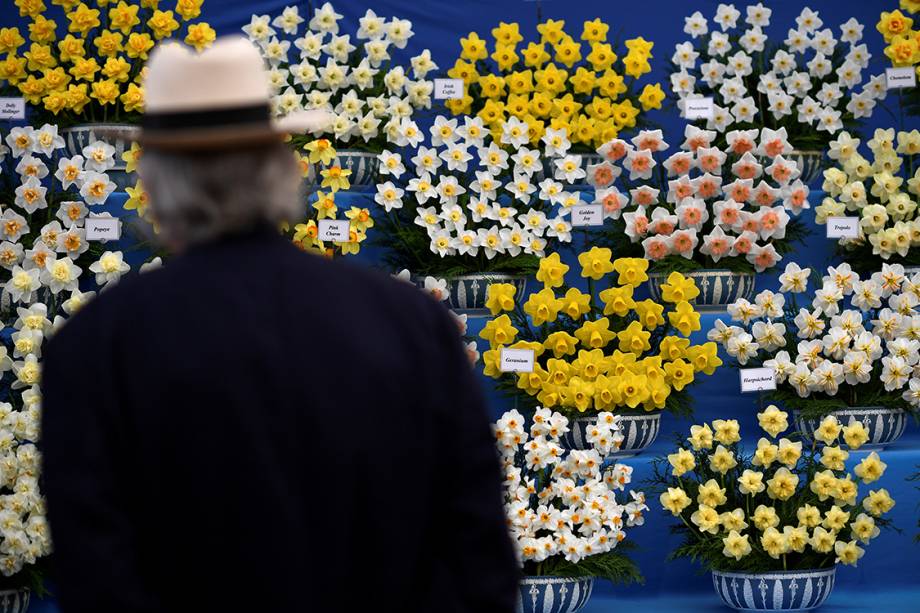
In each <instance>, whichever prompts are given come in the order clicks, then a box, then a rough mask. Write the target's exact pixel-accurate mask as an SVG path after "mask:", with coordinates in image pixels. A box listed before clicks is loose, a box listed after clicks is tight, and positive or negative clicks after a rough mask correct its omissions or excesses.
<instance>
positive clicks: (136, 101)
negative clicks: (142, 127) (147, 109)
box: [118, 83, 144, 113]
mask: <svg viewBox="0 0 920 613" xmlns="http://www.w3.org/2000/svg"><path fill="white" fill-rule="evenodd" d="M118 99H119V100H120V101H121V104H122V106H124V107H125V111H127V112H129V113H131V112H134V111H138V112H141V111H143V110H144V88H143V87H139V86H138V85H136V84H134V83H129V84H128V89H127V90H126V91H125V93H123V94H122V95H121V96H120V97H119V98H118Z"/></svg>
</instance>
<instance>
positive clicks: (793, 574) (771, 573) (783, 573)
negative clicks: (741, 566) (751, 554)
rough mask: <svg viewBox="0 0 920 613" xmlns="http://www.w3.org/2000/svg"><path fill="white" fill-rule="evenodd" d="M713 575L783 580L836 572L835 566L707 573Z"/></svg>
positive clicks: (713, 571) (714, 571)
mask: <svg viewBox="0 0 920 613" xmlns="http://www.w3.org/2000/svg"><path fill="white" fill-rule="evenodd" d="M709 572H710V573H711V574H713V575H717V576H719V577H728V578H736V579H737V578H759V577H777V578H785V579H795V578H798V577H815V576H821V575H833V574H835V573H836V572H837V565H836V564H834V565H833V566H831V567H830V568H805V569H801V570H768V571H763V572H750V573H746V572H741V571H721V570H715V569H712V570H710V571H709Z"/></svg>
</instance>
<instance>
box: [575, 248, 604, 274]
mask: <svg viewBox="0 0 920 613" xmlns="http://www.w3.org/2000/svg"><path fill="white" fill-rule="evenodd" d="M612 255H613V252H611V251H610V249H608V248H607V247H591V249H590V251H586V252H585V253H580V254H579V255H578V263H579V264H581V276H582V277H587V278H590V279H594V280H595V281H597V280H599V279H601V278H602V277H603V276H604V275H606V274H607V273H609V272H612V271H613V262H611V261H610V258H611V256H612Z"/></svg>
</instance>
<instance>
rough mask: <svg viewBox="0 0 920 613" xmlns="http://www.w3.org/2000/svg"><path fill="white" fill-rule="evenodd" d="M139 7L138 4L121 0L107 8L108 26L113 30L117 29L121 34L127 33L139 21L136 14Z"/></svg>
mask: <svg viewBox="0 0 920 613" xmlns="http://www.w3.org/2000/svg"><path fill="white" fill-rule="evenodd" d="M139 9H140V7H139V6H137V5H132V4H129V3H127V2H124V0H122V1H121V2H119V3H118V5H117V6H113V7H112V8H110V9H109V27H110V28H112V29H113V30H119V31H120V32H121V33H122V34H125V35H127V34H129V33H130V32H131V30H132V29H133V28H134V26H136V25H138V24H139V23H140V22H141V20H140V18H139V17H138V16H137V11H138V10H139Z"/></svg>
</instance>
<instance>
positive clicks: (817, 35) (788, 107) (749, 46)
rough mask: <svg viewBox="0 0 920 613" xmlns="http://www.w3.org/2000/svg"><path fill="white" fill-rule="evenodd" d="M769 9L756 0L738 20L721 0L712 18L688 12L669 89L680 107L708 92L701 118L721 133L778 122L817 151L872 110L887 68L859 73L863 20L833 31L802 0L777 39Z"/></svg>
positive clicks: (796, 142) (864, 63)
mask: <svg viewBox="0 0 920 613" xmlns="http://www.w3.org/2000/svg"><path fill="white" fill-rule="evenodd" d="M771 14H772V10H771V9H770V8H768V7H766V6H764V5H763V4H761V3H758V4H755V5H751V6H747V7H746V8H745V14H744V18H743V20H742V19H741V15H742V13H741V11H740V10H738V9H736V8H735V6H734V5H733V4H720V5H719V7H718V9H717V10H716V14H715V16H714V17H713V18H712V21H713V22H714V23H712V24H710V23H709V20H707V19H706V17H704V16H703V15H702V13H700V12H699V11H696V12H694V13H693V14H692V15H690V16H689V17H686V18H685V19H684V22H685V26H684V32H686V33H687V34H689V35H690V37H691V40H688V41H686V42H683V43H680V44H678V45H677V46H676V48H675V51H674V55H673V57H672V73H671V96H672V97H673V98H674V99H675V100H677V101H678V104H679V106H680V107H681V109H682V111H685V109H686V101H687V100H688V99H692V98H700V97H713V98H714V102H715V105H714V113H713V116H712V118H711V119H708V120H705V123H706V127H707V128H708V129H711V130H715V131H717V132H718V133H719V134H720V135H721V134H724V133H726V132H728V131H730V130H746V129H750V128H770V129H777V128H781V127H784V128H786V130H787V131H788V133H789V138H790V140H791V142H792V144H793V146H794V147H795V148H796V149H797V150H801V151H805V150H813V151H819V152H820V151H821V150H823V149H824V147H825V145H826V144H827V143H828V142H829V141H830V140H831V139H832V138H833V137H834V135H835V134H836V133H837V132H839V131H840V130H842V129H843V128H844V126H847V127H851V126H855V125H856V124H857V123H859V121H860V120H862V119H865V118H868V117H870V116H871V115H872V113H873V110H874V109H875V106H876V104H877V103H878V101H879V100H881V99H882V98H884V97H885V94H886V88H887V83H886V81H885V75H884V74H881V75H875V76H871V77H869V78H868V79H866V78H865V72H866V71H867V69H868V66H869V60H870V58H871V57H872V54H871V53H869V50H868V47H867V46H866V45H865V44H860V41H861V40H862V37H863V28H864V26H863V25H862V24H860V23H859V22H858V21H857V20H856V19H854V18H851V19H849V20H848V21H846V22H845V23H843V24H841V25H840V26H839V32H838V33H837V35H836V36H835V31H834V30H832V29H831V28H830V27H824V25H825V24H824V21H823V20H822V19H821V17H820V16H819V15H818V13H817V12H815V11H812V10H811V9H810V8H808V7H805V8H803V9H802V12H801V14H800V15H799V16H798V17H797V18H796V20H795V21H796V23H795V27H793V28H790V29H789V30H788V34H787V36H786V38H785V40H784V41H783V42H782V44H778V43H776V42H771V41H770V40H769V39H768V36H767V34H766V33H765V31H764V30H765V29H766V28H767V27H768V26H769V25H770V17H771ZM844 45H846V47H844ZM720 142H721V141H720Z"/></svg>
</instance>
